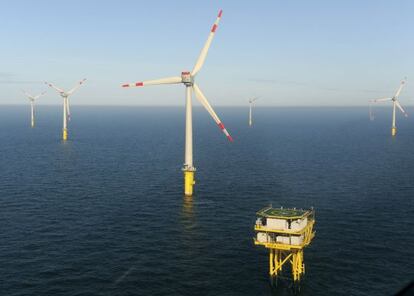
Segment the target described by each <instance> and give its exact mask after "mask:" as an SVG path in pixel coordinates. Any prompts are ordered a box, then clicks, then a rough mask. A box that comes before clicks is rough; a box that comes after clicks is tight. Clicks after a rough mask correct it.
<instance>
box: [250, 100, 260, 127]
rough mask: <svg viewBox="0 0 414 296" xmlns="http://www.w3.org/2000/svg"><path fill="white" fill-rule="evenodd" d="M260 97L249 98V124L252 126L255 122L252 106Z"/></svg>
mask: <svg viewBox="0 0 414 296" xmlns="http://www.w3.org/2000/svg"><path fill="white" fill-rule="evenodd" d="M258 99H259V97H256V98H253V99H250V100H249V126H252V124H253V122H252V106H253V102H254V101H257V100H258Z"/></svg>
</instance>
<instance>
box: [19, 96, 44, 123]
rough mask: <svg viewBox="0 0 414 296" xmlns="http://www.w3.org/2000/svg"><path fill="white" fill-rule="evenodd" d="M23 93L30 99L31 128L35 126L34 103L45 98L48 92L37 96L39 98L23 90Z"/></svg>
mask: <svg viewBox="0 0 414 296" xmlns="http://www.w3.org/2000/svg"><path fill="white" fill-rule="evenodd" d="M22 92H23V93H24V94H25V96H26V97H27V98H28V99H29V101H30V114H31V127H34V126H35V113H34V103H35V101H36V100H37V99H38V98H40V97H41V96H43V95H44V94H45V93H46V92H45V91H44V92H42V93H41V94H39V95H37V96H32V95H31V94H29V93H28V92H26V91H24V90H22Z"/></svg>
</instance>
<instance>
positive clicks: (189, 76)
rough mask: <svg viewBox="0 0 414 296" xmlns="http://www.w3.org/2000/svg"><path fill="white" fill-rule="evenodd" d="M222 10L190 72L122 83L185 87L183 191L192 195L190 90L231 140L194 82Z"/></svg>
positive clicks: (138, 85)
mask: <svg viewBox="0 0 414 296" xmlns="http://www.w3.org/2000/svg"><path fill="white" fill-rule="evenodd" d="M221 15H222V10H220V11H219V13H218V16H217V19H216V21H215V22H214V24H213V26H212V28H211V30H210V34H209V36H208V38H207V41H206V43H205V45H204V47H203V49H202V50H201V53H200V56H199V57H198V59H197V62H196V64H195V66H194V68H193V70H192V71H191V72H189V71H184V72H181V76H174V77H168V78H161V79H157V80H147V81H142V82H136V83H128V84H123V85H122V87H140V86H148V85H158V84H178V83H183V84H184V85H185V87H186V105H185V160H184V167H183V171H184V192H185V195H187V196H192V195H193V185H194V184H195V181H194V172H195V170H196V169H195V167H194V165H193V126H192V101H191V97H192V92H194V93H195V96H196V98H197V99H198V100H199V101H200V103H201V104H202V105H203V107H204V108H205V109H206V110H207V112H208V113H209V114H210V115H211V117H213V119H214V121H215V122H216V123H217V125H218V126H219V128H220V129H221V130H222V131H223V132H224V134H225V135H226V137H227V138H228V139H229V140H230V141H233V139H232V137H231V136H230V134H229V133H228V132H227V130H226V129H225V127H224V125H223V123H222V122H221V121H220V119H219V117H218V116H217V114H216V113H215V112H214V110H213V108H212V107H211V105H210V103H209V102H208V101H207V99H206V97H205V96H204V94H203V93H202V92H201V90H200V88H199V87H198V85H197V84H196V83H195V82H194V80H195V77H196V75H197V73H198V72H199V71H200V70H201V68H202V66H203V64H204V61H205V59H206V56H207V53H208V50H209V48H210V45H211V41H212V40H213V37H214V34H215V32H216V30H217V27H218V24H219V21H220V19H221Z"/></svg>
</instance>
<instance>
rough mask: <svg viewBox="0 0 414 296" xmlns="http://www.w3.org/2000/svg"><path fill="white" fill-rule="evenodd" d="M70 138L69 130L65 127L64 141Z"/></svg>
mask: <svg viewBox="0 0 414 296" xmlns="http://www.w3.org/2000/svg"><path fill="white" fill-rule="evenodd" d="M67 139H68V130H67V129H66V128H64V129H63V141H66V140H67Z"/></svg>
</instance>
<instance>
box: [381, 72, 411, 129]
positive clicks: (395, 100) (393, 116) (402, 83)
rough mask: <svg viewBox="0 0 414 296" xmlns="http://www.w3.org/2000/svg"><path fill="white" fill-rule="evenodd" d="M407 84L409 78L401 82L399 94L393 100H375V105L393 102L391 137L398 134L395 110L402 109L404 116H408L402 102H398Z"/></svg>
mask: <svg viewBox="0 0 414 296" xmlns="http://www.w3.org/2000/svg"><path fill="white" fill-rule="evenodd" d="M406 83H407V77H405V78H404V79H403V80H402V81H401V83H400V87H399V88H398V90H397V92H396V93H395V95H394V96H393V97H392V98H383V99H377V100H373V102H374V103H377V102H388V101H392V127H391V135H392V136H395V135H396V134H397V127H396V125H395V110H396V108H398V109H400V111H401V112H402V113H403V114H404V116H405V117H407V116H408V115H407V113H406V112H405V111H404V109H403V107H402V106H401V105H400V102H398V97H399V96H400V93H401V90H402V89H403V87H404V86H405V84H406Z"/></svg>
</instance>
